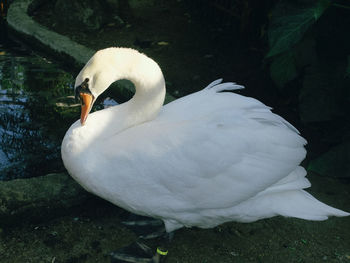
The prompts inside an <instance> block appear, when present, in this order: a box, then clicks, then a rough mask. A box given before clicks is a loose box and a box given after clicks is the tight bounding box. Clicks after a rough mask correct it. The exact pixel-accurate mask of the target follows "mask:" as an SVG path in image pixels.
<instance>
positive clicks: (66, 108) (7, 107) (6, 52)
mask: <svg viewBox="0 0 350 263" xmlns="http://www.w3.org/2000/svg"><path fill="white" fill-rule="evenodd" d="M72 83H73V76H72V75H71V74H69V73H67V72H65V71H63V70H61V69H60V68H59V67H58V66H57V65H56V64H54V63H52V62H50V61H49V60H48V59H45V58H42V57H39V56H37V55H35V54H34V53H31V52H29V51H27V50H24V49H23V48H21V47H17V48H5V47H4V46H0V138H1V140H0V167H1V168H0V179H5V180H8V179H14V178H19V177H31V176H38V175H43V174H46V173H50V172H56V171H60V170H63V166H62V163H61V160H60V149H59V147H60V142H61V139H62V137H63V136H64V133H65V130H66V129H67V128H68V126H69V123H71V122H72V121H73V120H75V119H77V117H78V116H79V107H77V106H78V105H76V104H75V102H74V99H73V97H72V94H73V86H72Z"/></svg>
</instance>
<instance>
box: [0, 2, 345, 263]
mask: <svg viewBox="0 0 350 263" xmlns="http://www.w3.org/2000/svg"><path fill="white" fill-rule="evenodd" d="M170 3H171V4H169V5H168V6H166V7H164V6H163V7H159V8H155V7H153V8H151V7H149V8H150V10H146V11H145V12H144V13H143V15H140V16H139V17H138V19H136V20H134V21H133V22H132V23H130V24H129V25H128V26H125V27H117V26H114V25H109V26H106V27H104V29H101V30H100V31H97V32H85V31H81V30H79V29H76V28H65V27H60V25H58V24H56V23H55V21H54V20H53V18H52V16H50V12H49V10H46V9H45V7H43V9H42V10H38V12H37V13H36V14H35V18H36V19H37V20H38V21H40V22H41V23H42V24H45V25H47V26H49V27H51V28H53V29H54V30H56V31H57V32H59V33H62V34H65V35H68V36H70V37H71V38H72V39H74V40H75V41H77V42H80V43H82V44H85V45H86V46H89V47H91V48H94V49H100V48H105V47H109V46H128V47H130V46H131V47H136V48H138V49H140V50H141V51H143V52H144V53H146V54H148V55H149V56H151V57H153V58H154V59H155V60H156V61H158V63H159V64H160V66H161V67H162V69H163V71H164V73H165V77H166V79H167V81H168V83H167V84H168V87H169V90H170V92H171V93H172V94H173V95H175V96H182V95H184V94H187V93H189V92H192V91H195V90H198V89H201V88H202V87H204V86H205V85H206V84H208V83H209V82H211V81H212V80H214V79H216V78H219V77H224V78H225V79H226V80H233V81H237V82H239V83H240V84H245V85H246V86H247V88H248V89H250V91H248V92H247V94H254V95H257V96H258V97H259V96H260V97H263V95H262V94H263V93H266V92H267V91H268V90H269V88H268V87H266V86H267V84H266V83H268V81H265V80H266V77H265V75H264V74H263V73H262V72H263V69H261V68H262V67H261V63H262V62H261V61H262V59H261V58H262V52H260V51H259V50H256V49H255V48H252V47H249V45H247V46H242V43H241V42H239V41H236V40H235V38H234V36H230V37H229V35H227V34H224V33H223V34H222V35H221V34H220V32H221V31H220V28H216V29H215V28H214V29H211V30H212V34H208V31H207V30H208V28H202V27H201V24H200V23H196V22H195V21H193V20H192V19H191V15H190V14H189V13H188V12H187V10H186V9H185V8H184V5H183V3H182V2H181V1H170ZM169 17H171V19H168V18H169ZM260 83H264V84H263V85H262V84H260ZM253 86H259V87H261V88H255V89H253V88H250V87H253ZM266 100H267V101H266ZM266 100H265V101H264V102H265V103H267V104H271V103H272V104H274V106H275V107H276V105H283V103H281V102H280V101H274V96H269V97H268V98H266ZM269 102H270V103H269ZM282 111H283V110H282ZM289 116H291V117H290V118H291V119H293V118H294V117H293V113H292V110H290V115H289ZM284 117H286V116H284ZM291 119H289V120H291ZM309 179H310V181H311V182H312V188H311V189H310V191H309V192H310V193H312V194H313V195H314V196H315V197H316V198H318V199H319V200H321V201H323V202H325V203H327V204H329V205H332V206H334V207H337V208H340V209H344V210H346V211H350V202H349V200H350V187H349V186H350V185H349V181H348V180H345V179H344V180H339V179H334V178H327V177H320V176H318V175H315V174H311V175H309ZM125 213H126V212H125V211H123V210H121V209H119V208H117V207H114V206H111V205H109V204H108V203H107V202H105V201H103V200H99V199H97V198H92V199H91V200H89V201H87V202H86V203H84V204H83V205H82V208H81V210H79V211H76V212H72V213H68V214H67V215H66V216H63V217H60V218H56V219H53V220H45V219H43V220H42V222H41V223H36V224H33V223H31V222H23V223H22V224H21V225H18V226H15V227H8V228H7V227H3V228H0V255H1V257H0V262H11V263H12V262H13V263H16V262H28V263H30V262H35V263H37V262H67V263H68V262H72V263H73V262H74V263H75V262H109V257H108V255H109V253H110V252H111V251H113V250H116V249H118V248H120V247H122V246H125V245H128V244H129V243H131V242H132V241H133V240H135V238H136V237H135V235H134V234H133V233H132V232H130V231H129V230H127V229H126V228H125V227H123V226H122V225H121V224H120V221H121V217H122V216H124V215H125ZM169 251H170V252H169V255H168V256H167V260H166V262H167V263H205V262H208V263H217V262H220V263H226V262H227V263H228V262H350V219H349V218H330V219H329V220H327V221H322V222H310V221H305V220H300V219H293V218H282V217H275V218H271V219H265V220H260V221H258V222H255V223H250V224H241V223H227V224H224V225H221V226H218V227H216V228H213V229H197V228H192V229H181V230H178V231H176V233H175V237H174V240H173V242H172V243H171V246H170V249H169Z"/></svg>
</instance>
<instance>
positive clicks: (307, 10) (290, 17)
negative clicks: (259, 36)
mask: <svg viewBox="0 0 350 263" xmlns="http://www.w3.org/2000/svg"><path fill="white" fill-rule="evenodd" d="M330 3H331V1H330V0H319V1H317V2H316V3H315V4H313V5H311V6H308V7H300V5H296V4H292V2H289V1H287V0H284V1H280V2H279V3H277V4H276V6H275V7H274V9H273V10H272V16H271V21H270V26H269V30H268V38H269V46H270V51H269V52H268V54H267V55H266V57H272V56H275V55H278V54H280V53H282V52H284V51H286V50H288V49H290V48H291V47H293V46H294V45H295V44H296V43H297V42H298V41H299V40H300V39H301V38H302V37H303V35H304V34H305V32H306V31H307V30H308V29H309V28H310V26H311V25H313V24H314V23H315V22H316V21H317V20H318V19H319V18H320V16H321V15H322V14H323V13H324V11H325V10H326V9H327V8H328V6H329V5H330Z"/></svg>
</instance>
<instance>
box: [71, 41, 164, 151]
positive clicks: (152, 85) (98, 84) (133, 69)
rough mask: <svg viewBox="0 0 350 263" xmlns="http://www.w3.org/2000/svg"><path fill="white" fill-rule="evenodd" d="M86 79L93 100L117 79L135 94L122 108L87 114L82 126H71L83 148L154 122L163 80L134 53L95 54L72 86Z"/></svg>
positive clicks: (151, 63) (114, 50) (161, 98)
mask: <svg viewBox="0 0 350 263" xmlns="http://www.w3.org/2000/svg"><path fill="white" fill-rule="evenodd" d="M86 77H88V78H89V79H91V87H90V89H91V92H92V93H93V95H94V97H95V98H97V97H98V95H100V94H101V93H102V92H103V91H104V90H106V89H107V88H108V87H109V86H110V85H111V84H112V83H113V82H115V81H117V80H120V79H128V80H130V81H131V82H132V83H133V84H134V85H135V90H136V92H135V94H134V96H133V98H132V99H130V100H129V101H127V102H125V103H123V104H120V105H116V106H114V107H111V108H108V109H104V110H100V111H97V112H94V113H91V114H90V115H89V116H88V118H87V120H86V123H85V125H84V126H81V125H80V124H79V123H75V124H73V125H72V127H71V129H73V130H76V131H73V133H80V135H79V136H81V138H82V139H83V140H84V145H89V144H91V143H93V141H95V140H98V139H104V138H108V137H110V136H112V135H115V134H117V133H119V132H121V131H123V130H126V129H128V128H130V127H132V126H135V125H138V124H140V123H143V122H146V121H150V120H152V119H154V118H155V117H156V116H157V114H158V113H159V111H160V109H161V107H162V105H163V103H164V98H165V80H164V77H163V74H162V71H161V69H160V68H159V66H158V65H157V63H156V62H154V61H153V60H152V59H150V58H148V57H147V56H145V55H143V54H141V53H139V52H137V51H135V50H132V49H124V48H109V49H105V50H101V51H99V52H97V53H96V54H95V55H94V56H93V57H92V58H91V59H90V60H89V62H88V63H87V64H86V66H85V67H84V68H83V69H82V71H81V72H80V73H79V75H78V77H77V79H76V84H77V83H78V84H79V83H81V82H82V81H83V80H84V79H85V78H86ZM89 83H90V81H89ZM78 130H79V131H78ZM82 148H84V146H83V145H82Z"/></svg>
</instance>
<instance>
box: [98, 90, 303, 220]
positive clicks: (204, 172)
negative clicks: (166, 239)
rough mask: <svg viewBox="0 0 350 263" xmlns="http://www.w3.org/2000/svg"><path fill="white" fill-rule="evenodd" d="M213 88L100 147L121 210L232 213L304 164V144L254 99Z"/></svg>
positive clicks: (176, 104) (170, 105)
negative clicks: (118, 189)
mask: <svg viewBox="0 0 350 263" xmlns="http://www.w3.org/2000/svg"><path fill="white" fill-rule="evenodd" d="M231 85H232V84H231ZM213 89H214V87H213V88H211V89H205V90H203V91H200V92H198V93H195V94H192V95H190V96H187V97H185V98H183V99H181V100H177V101H175V102H173V103H170V104H168V105H167V106H165V107H164V109H163V111H162V112H161V114H160V116H159V118H157V120H155V121H151V122H148V123H144V124H142V125H138V126H136V127H133V128H130V129H128V130H126V131H124V132H122V133H120V134H118V136H116V137H115V138H113V140H112V139H110V140H109V141H108V142H107V143H106V146H108V149H110V150H106V149H104V154H106V156H104V157H103V158H104V159H107V160H115V162H114V164H115V167H113V168H111V169H113V170H114V172H115V173H117V174H118V178H120V182H121V184H123V185H124V186H123V187H124V188H127V189H128V192H129V193H130V195H129V197H126V195H125V196H124V197H123V198H129V199H128V200H127V201H125V203H128V204H132V205H131V206H135V207H136V206H138V204H142V209H143V211H147V209H148V210H149V211H152V212H154V211H156V210H157V206H158V207H159V206H161V207H162V209H161V210H162V213H166V211H167V209H168V211H170V212H175V211H176V212H177V213H181V212H184V213H185V212H186V211H191V212H194V211H200V210H202V209H220V208H228V207H232V206H235V205H237V204H239V203H240V202H242V201H244V200H247V199H249V198H251V197H253V196H255V195H256V194H258V193H259V192H261V191H264V190H265V189H266V188H268V187H269V186H271V185H273V184H275V183H276V182H278V181H279V180H281V179H282V178H284V177H286V176H287V175H288V174H289V173H290V172H292V171H293V170H294V169H295V168H296V166H297V165H298V164H299V163H300V161H301V160H302V159H303V158H304V157H305V149H304V147H303V145H304V144H305V143H306V141H305V140H304V139H303V138H302V137H300V136H299V135H298V134H297V132H296V130H295V128H294V127H293V126H291V125H290V124H289V123H288V122H287V121H285V120H284V119H282V118H281V117H279V116H277V115H275V114H273V113H271V112H270V109H269V108H268V107H266V106H265V105H263V104H262V103H261V102H259V101H257V100H255V99H252V98H247V97H243V96H240V95H237V94H233V93H218V90H215V89H214V90H213ZM119 149H120V150H119ZM140 191H141V193H140ZM146 199H147V201H145V200H146ZM166 208H167V209H166ZM140 209H141V208H139V210H140ZM135 210H137V208H135ZM170 212H169V213H170ZM150 213H151V212H150Z"/></svg>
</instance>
